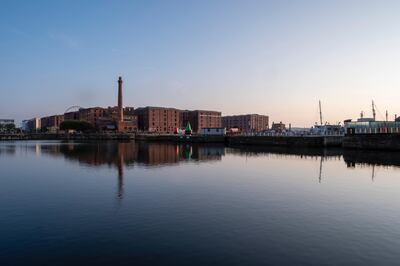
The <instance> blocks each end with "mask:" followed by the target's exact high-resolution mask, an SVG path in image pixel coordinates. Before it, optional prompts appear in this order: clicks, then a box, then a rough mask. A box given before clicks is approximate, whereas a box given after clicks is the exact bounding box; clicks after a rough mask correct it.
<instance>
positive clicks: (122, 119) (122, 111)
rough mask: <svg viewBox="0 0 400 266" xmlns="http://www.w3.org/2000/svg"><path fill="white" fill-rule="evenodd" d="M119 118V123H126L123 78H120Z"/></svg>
mask: <svg viewBox="0 0 400 266" xmlns="http://www.w3.org/2000/svg"><path fill="white" fill-rule="evenodd" d="M118 116H119V121H120V122H124V107H123V104H122V77H119V78H118Z"/></svg>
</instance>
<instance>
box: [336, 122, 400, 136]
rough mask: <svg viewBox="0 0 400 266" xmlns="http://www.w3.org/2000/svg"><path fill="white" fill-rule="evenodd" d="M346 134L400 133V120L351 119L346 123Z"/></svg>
mask: <svg viewBox="0 0 400 266" xmlns="http://www.w3.org/2000/svg"><path fill="white" fill-rule="evenodd" d="M344 128H345V134H346V135H355V134H400V121H373V120H372V121H361V122H360V121H351V120H346V121H345V123H344Z"/></svg>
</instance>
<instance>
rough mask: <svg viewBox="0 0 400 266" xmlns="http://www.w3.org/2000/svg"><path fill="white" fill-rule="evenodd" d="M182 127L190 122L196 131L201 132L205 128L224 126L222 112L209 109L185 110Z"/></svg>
mask: <svg viewBox="0 0 400 266" xmlns="http://www.w3.org/2000/svg"><path fill="white" fill-rule="evenodd" d="M181 121H182V124H181V127H184V126H185V125H186V124H187V123H188V122H189V123H190V125H191V126H192V130H193V132H195V133H200V132H201V129H203V128H220V127H222V120H221V112H218V111H209V110H194V111H189V110H184V111H182V112H181Z"/></svg>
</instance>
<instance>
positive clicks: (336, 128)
mask: <svg viewBox="0 0 400 266" xmlns="http://www.w3.org/2000/svg"><path fill="white" fill-rule="evenodd" d="M310 134H311V135H318V136H341V135H343V134H344V128H343V127H342V126H341V125H315V126H314V127H312V128H311V130H310Z"/></svg>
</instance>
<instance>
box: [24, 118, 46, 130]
mask: <svg viewBox="0 0 400 266" xmlns="http://www.w3.org/2000/svg"><path fill="white" fill-rule="evenodd" d="M22 122H23V125H24V128H23V130H24V131H26V132H29V133H37V132H40V130H41V119H40V118H38V117H37V118H32V119H29V120H24V121H22Z"/></svg>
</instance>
